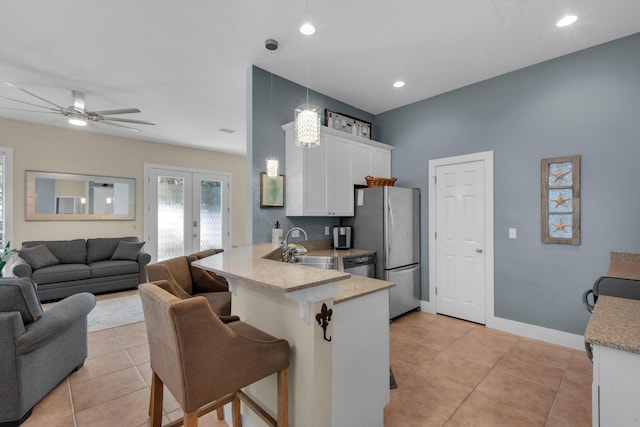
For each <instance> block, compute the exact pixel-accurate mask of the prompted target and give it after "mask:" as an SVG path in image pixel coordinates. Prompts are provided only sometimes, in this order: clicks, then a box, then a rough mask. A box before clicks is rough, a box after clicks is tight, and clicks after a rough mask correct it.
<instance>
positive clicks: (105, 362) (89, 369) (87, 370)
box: [69, 351, 133, 384]
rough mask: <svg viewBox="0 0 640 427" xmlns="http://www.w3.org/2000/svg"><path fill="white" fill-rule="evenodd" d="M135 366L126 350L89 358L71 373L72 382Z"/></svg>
mask: <svg viewBox="0 0 640 427" xmlns="http://www.w3.org/2000/svg"><path fill="white" fill-rule="evenodd" d="M131 366H133V364H132V363H131V360H129V358H128V357H127V355H126V354H125V352H124V351H117V352H114V353H107V354H104V355H102V356H96V357H92V358H88V359H87V360H85V362H84V366H83V367H82V368H80V369H78V370H77V371H76V372H74V373H72V374H71V375H70V377H69V378H70V380H71V384H78V383H81V382H83V381H88V380H91V379H93V378H98V377H101V376H103V375H106V374H110V373H112V372H116V371H120V370H122V369H126V368H130V367H131Z"/></svg>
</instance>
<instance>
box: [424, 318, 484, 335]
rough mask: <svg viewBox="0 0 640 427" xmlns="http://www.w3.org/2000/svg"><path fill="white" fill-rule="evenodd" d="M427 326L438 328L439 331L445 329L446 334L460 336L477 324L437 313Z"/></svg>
mask: <svg viewBox="0 0 640 427" xmlns="http://www.w3.org/2000/svg"><path fill="white" fill-rule="evenodd" d="M427 327H428V328H438V329H439V330H441V331H446V333H447V335H449V336H451V337H454V338H460V337H462V336H463V335H465V334H466V333H467V332H469V331H470V330H472V329H474V328H476V327H478V325H476V324H475V323H471V322H467V321H464V320H460V319H455V318H453V317H448V316H443V315H438V316H437V317H436V318H435V319H434V320H433V321H432V322H430V323H429V324H428V325H427Z"/></svg>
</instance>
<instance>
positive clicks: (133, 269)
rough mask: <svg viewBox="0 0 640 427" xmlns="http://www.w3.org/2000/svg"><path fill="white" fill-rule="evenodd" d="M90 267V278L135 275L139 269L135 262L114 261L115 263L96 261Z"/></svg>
mask: <svg viewBox="0 0 640 427" xmlns="http://www.w3.org/2000/svg"><path fill="white" fill-rule="evenodd" d="M89 267H91V277H109V276H118V275H120V274H132V273H133V274H136V273H138V272H139V271H140V267H139V266H138V263H137V262H136V261H129V260H115V261H96V262H92V263H91V264H89Z"/></svg>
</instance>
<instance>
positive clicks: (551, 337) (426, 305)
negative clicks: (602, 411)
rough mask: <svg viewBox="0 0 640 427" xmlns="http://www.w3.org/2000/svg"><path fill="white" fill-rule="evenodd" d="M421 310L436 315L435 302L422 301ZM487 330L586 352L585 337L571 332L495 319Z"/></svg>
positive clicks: (492, 319) (490, 320) (488, 321)
mask: <svg viewBox="0 0 640 427" xmlns="http://www.w3.org/2000/svg"><path fill="white" fill-rule="evenodd" d="M420 310H422V311H426V312H427V313H435V312H436V306H435V302H430V301H420ZM486 326H487V328H492V329H497V330H499V331H503V332H509V333H511V334H516V335H520V336H523V337H527V338H531V339H535V340H540V341H544V342H548V343H551V344H557V345H561V346H564V347H569V348H573V349H576V350H584V337H583V336H582V335H576V334H571V333H569V332H563V331H558V330H556V329H550V328H545V327H542V326H537V325H531V324H529V323H522V322H517V321H515V320H509V319H504V318H502V317H493V318H490V319H487V325H486Z"/></svg>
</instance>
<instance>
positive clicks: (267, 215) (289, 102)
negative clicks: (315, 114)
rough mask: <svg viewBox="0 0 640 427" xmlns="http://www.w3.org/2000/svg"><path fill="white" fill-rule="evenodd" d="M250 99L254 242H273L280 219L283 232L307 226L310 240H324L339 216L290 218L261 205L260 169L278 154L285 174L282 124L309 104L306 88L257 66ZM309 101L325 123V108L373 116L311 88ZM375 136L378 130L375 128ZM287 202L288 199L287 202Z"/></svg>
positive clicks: (368, 118)
mask: <svg viewBox="0 0 640 427" xmlns="http://www.w3.org/2000/svg"><path fill="white" fill-rule="evenodd" d="M249 73H250V76H249V79H250V81H249V82H248V83H249V84H248V86H249V87H250V90H249V92H250V93H249V96H250V100H249V102H248V104H247V105H249V106H251V111H250V112H249V114H248V116H249V121H248V123H249V128H250V132H249V134H250V136H249V147H248V148H249V149H248V150H247V153H248V155H247V158H248V159H250V162H251V167H248V168H247V173H248V174H249V177H248V178H249V179H248V182H251V186H252V188H251V191H250V192H249V193H250V194H251V200H249V201H248V202H247V206H248V208H249V210H250V211H251V213H250V216H251V222H250V223H251V224H253V230H252V234H253V235H252V238H251V241H253V242H270V241H271V229H272V228H273V225H274V224H275V223H276V221H278V222H280V224H281V226H282V228H284V232H285V233H286V231H287V230H288V229H289V228H291V227H293V226H298V227H302V228H304V229H305V230H306V231H307V233H308V234H309V239H312V240H315V239H325V238H327V237H325V235H324V227H325V226H326V225H336V224H338V223H339V219H336V218H328V217H290V218H287V217H286V216H285V210H284V208H260V172H265V171H266V165H265V158H266V157H270V156H275V157H278V158H279V159H280V173H281V174H284V175H285V186H286V185H287V177H286V173H285V165H286V159H285V143H284V137H285V135H284V131H283V130H282V127H281V126H282V125H283V124H286V123H289V122H291V121H293V115H294V110H295V108H296V107H297V106H298V105H301V104H304V103H306V93H307V92H306V89H305V87H303V86H300V85H298V84H296V83H293V82H291V81H289V80H286V79H283V78H281V77H278V76H276V75H271V74H270V73H269V72H267V71H265V70H262V69H260V68H258V67H252V68H251V69H250V70H249ZM309 103H310V104H312V105H315V106H317V107H320V108H322V111H323V122H322V124H325V123H324V109H325V108H328V109H330V110H334V111H339V112H341V113H344V114H347V115H350V116H354V117H357V118H359V119H362V120H365V121H369V122H373V115H372V114H369V113H367V112H364V111H362V110H358V109H356V108H353V107H351V106H349V105H347V104H345V103H343V102H340V101H338V100H335V99H333V98H329V97H327V96H324V95H321V94H318V93H316V92H313V91H309ZM373 135H374V136H375V129H373ZM285 203H286V202H285Z"/></svg>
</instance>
